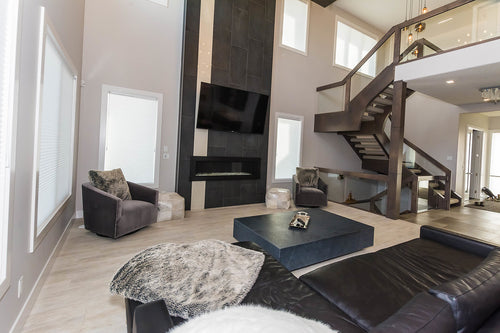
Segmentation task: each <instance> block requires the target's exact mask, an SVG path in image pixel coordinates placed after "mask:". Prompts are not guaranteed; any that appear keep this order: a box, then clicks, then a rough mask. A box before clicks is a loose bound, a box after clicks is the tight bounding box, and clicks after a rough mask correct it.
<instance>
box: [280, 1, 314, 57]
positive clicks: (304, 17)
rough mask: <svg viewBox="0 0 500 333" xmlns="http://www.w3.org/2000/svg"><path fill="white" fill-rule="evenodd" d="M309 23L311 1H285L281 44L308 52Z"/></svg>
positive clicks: (301, 51)
mask: <svg viewBox="0 0 500 333" xmlns="http://www.w3.org/2000/svg"><path fill="white" fill-rule="evenodd" d="M308 25H309V1H308V0H307V1H306V0H285V1H284V3H283V18H282V27H281V28H282V31H281V45H282V46H285V47H289V48H291V49H293V50H295V51H299V52H300V53H302V54H306V53H307V30H308Z"/></svg>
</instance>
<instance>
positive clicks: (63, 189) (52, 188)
mask: <svg viewBox="0 0 500 333" xmlns="http://www.w3.org/2000/svg"><path fill="white" fill-rule="evenodd" d="M41 22H42V24H41V29H40V30H41V34H40V41H41V45H40V47H39V50H40V53H39V57H40V58H39V59H40V62H39V81H38V84H39V86H38V94H39V96H38V105H37V110H36V122H35V124H36V129H35V156H34V165H35V168H34V174H33V189H34V190H33V194H34V198H33V208H32V215H33V221H34V223H33V226H34V227H33V230H32V234H33V239H32V244H31V250H34V248H35V247H36V246H37V245H38V244H39V242H40V240H41V239H42V237H43V236H44V235H45V233H46V230H48V228H47V226H48V225H49V224H50V223H51V222H52V221H53V220H55V219H54V217H55V216H56V215H57V214H58V213H59V212H60V211H61V210H62V209H63V206H64V205H65V203H66V202H67V200H68V199H69V198H70V196H71V193H72V185H73V146H74V128H75V109H76V87H77V84H76V82H77V77H76V75H77V71H76V69H75V67H74V66H73V65H72V64H71V62H70V60H69V57H68V56H67V55H66V52H65V51H64V48H63V47H62V45H61V43H60V42H59V38H58V37H57V36H56V34H55V30H54V29H53V27H52V25H51V24H50V22H49V20H48V18H47V17H45V15H44V10H43V9H42V16H41Z"/></svg>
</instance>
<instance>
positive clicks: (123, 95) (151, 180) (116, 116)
mask: <svg viewBox="0 0 500 333" xmlns="http://www.w3.org/2000/svg"><path fill="white" fill-rule="evenodd" d="M110 89H111V90H112V91H108V92H107V94H106V95H104V94H103V96H106V97H107V104H106V110H105V112H106V143H105V153H104V169H105V170H110V169H116V168H121V169H122V171H123V174H124V175H125V178H126V179H127V180H130V181H132V182H135V183H140V184H145V185H150V186H158V180H157V178H158V177H157V175H158V162H159V159H158V156H157V151H159V149H158V145H159V143H160V140H159V137H158V136H159V134H160V133H159V130H158V124H159V123H160V120H159V119H161V103H162V96H161V94H156V93H152V92H139V91H135V90H133V89H126V88H119V87H117V89H113V88H110Z"/></svg>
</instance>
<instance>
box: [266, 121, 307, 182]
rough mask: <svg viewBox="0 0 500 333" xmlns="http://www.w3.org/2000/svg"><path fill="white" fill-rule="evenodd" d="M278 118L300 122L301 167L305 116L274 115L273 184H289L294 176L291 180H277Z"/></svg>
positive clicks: (300, 162)
mask: <svg viewBox="0 0 500 333" xmlns="http://www.w3.org/2000/svg"><path fill="white" fill-rule="evenodd" d="M278 118H282V119H290V120H297V121H300V145H299V165H298V166H301V165H302V146H303V142H304V116H301V115H296V114H290V113H282V112H276V113H275V114H274V145H273V152H274V154H273V170H272V182H273V183H289V182H291V181H292V175H290V178H278V179H277V178H276V147H277V144H278Z"/></svg>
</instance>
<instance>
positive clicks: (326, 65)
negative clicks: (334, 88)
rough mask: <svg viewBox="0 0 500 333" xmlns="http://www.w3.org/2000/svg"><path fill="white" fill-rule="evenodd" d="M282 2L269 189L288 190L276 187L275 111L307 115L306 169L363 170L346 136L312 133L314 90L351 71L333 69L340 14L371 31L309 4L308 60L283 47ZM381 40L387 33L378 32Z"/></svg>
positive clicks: (280, 3) (277, 26) (276, 44)
mask: <svg viewBox="0 0 500 333" xmlns="http://www.w3.org/2000/svg"><path fill="white" fill-rule="evenodd" d="M282 6H283V1H282V0H278V1H276V21H275V22H276V24H275V31H274V55H273V78H272V88H271V114H270V127H269V153H268V168H267V187H268V188H269V187H273V186H279V187H283V186H289V185H290V184H282V183H281V184H273V183H272V181H273V179H272V174H273V168H274V156H275V134H276V133H275V126H276V124H275V114H276V113H277V112H281V113H289V114H294V115H302V116H304V129H303V133H304V135H303V149H302V165H304V166H313V165H315V166H321V167H326V168H334V169H341V170H352V171H360V170H361V161H360V159H359V158H358V156H357V155H356V154H355V153H354V151H353V150H352V149H351V147H350V146H349V145H348V144H347V142H346V141H345V139H344V138H343V137H342V136H339V135H337V134H334V133H314V114H315V113H317V93H316V88H317V87H319V86H322V85H325V84H329V83H333V82H337V81H340V80H342V79H343V78H344V77H345V76H346V75H347V74H348V71H347V70H345V69H342V68H339V67H335V66H333V44H334V37H335V16H336V15H340V16H342V17H343V18H345V19H347V20H349V21H350V22H352V23H353V24H355V25H357V26H359V27H361V28H363V29H367V30H373V28H371V27H369V26H367V25H366V23H363V22H362V21H360V20H358V19H356V18H355V17H353V16H352V15H350V14H348V13H346V12H344V11H342V10H341V9H339V8H337V7H336V6H335V5H332V6H329V7H327V8H323V7H321V6H319V5H317V4H316V3H313V2H311V10H310V18H309V44H308V51H307V56H304V55H301V54H299V53H296V52H293V51H291V50H289V49H285V48H283V47H281V46H279V43H280V38H281V36H280V31H281V19H282V17H281V15H282V14H281V13H282ZM377 34H378V35H379V36H381V35H383V33H381V32H378V33H377Z"/></svg>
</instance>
